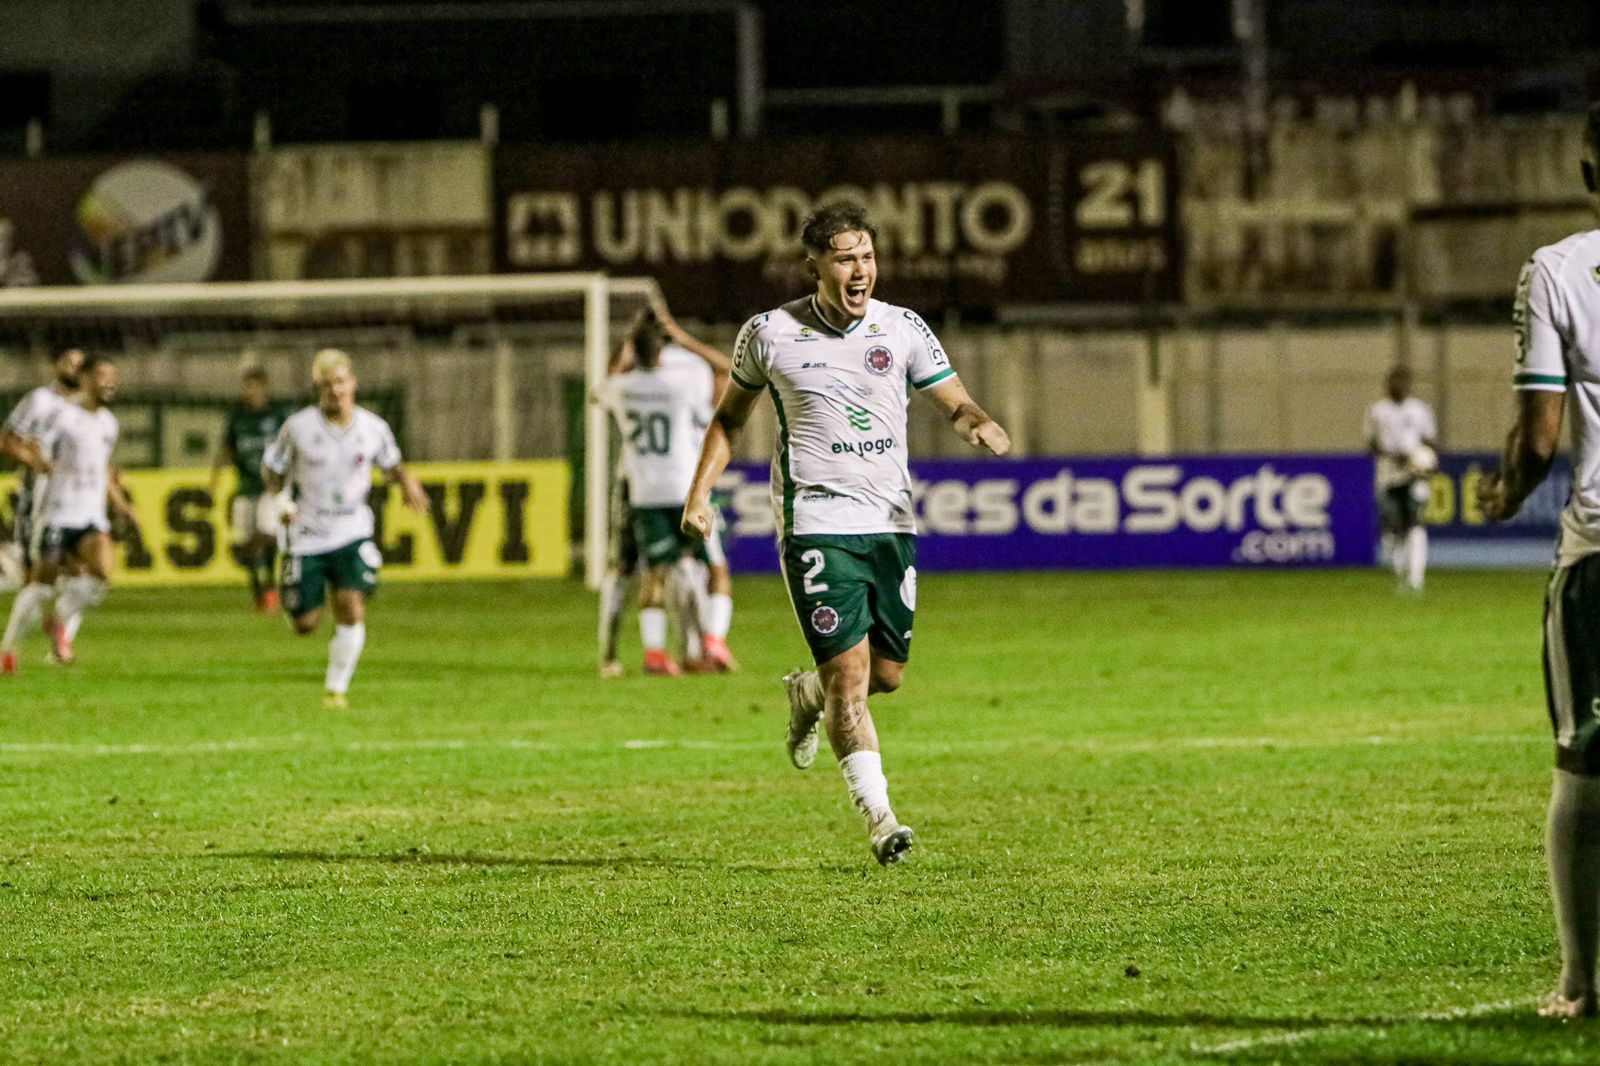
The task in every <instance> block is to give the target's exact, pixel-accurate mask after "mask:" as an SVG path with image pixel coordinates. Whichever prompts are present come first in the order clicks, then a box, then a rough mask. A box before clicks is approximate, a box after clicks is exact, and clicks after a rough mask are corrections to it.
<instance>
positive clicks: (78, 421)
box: [6, 356, 138, 672]
mask: <svg viewBox="0 0 1600 1066" xmlns="http://www.w3.org/2000/svg"><path fill="white" fill-rule="evenodd" d="M78 381H79V386H80V391H79V396H78V399H77V401H76V402H70V401H69V402H68V403H66V404H64V405H63V406H62V407H61V408H60V409H59V410H58V411H56V413H55V416H54V417H53V418H52V419H51V421H50V423H49V425H47V426H46V427H45V429H44V436H43V448H44V452H45V456H46V458H47V459H48V460H49V473H50V486H49V490H48V491H47V492H46V493H45V500H44V509H43V512H42V519H43V523H44V534H43V536H42V537H41V538H40V540H39V569H38V584H37V586H30V587H37V588H42V589H44V590H45V592H44V595H43V596H41V597H39V598H38V600H37V606H38V608H40V609H42V608H43V607H44V605H45V604H46V603H47V602H48V600H49V597H50V596H52V595H54V594H55V590H56V578H57V577H60V576H62V574H63V573H65V574H66V575H67V576H66V580H65V581H63V582H62V588H61V592H60V596H59V598H58V599H57V600H56V614H55V621H54V623H53V624H51V625H50V626H49V629H50V636H51V640H52V643H53V645H54V647H53V649H52V654H53V655H54V656H55V658H56V661H58V662H63V663H70V662H72V660H73V652H72V642H73V638H74V636H75V635H76V634H77V631H78V625H79V623H80V622H81V620H82V617H83V613H84V612H85V611H87V610H88V609H89V608H90V607H93V606H95V605H96V604H99V603H102V602H104V600H105V598H106V588H107V586H108V584H109V582H110V580H111V522H110V520H109V518H108V516H107V513H106V503H107V501H108V500H109V501H110V502H111V503H112V504H113V505H114V506H115V507H116V509H117V512H118V513H119V514H120V515H122V517H124V518H125V519H126V520H127V521H128V522H129V523H130V524H131V525H137V524H138V519H137V518H136V517H135V515H134V513H133V507H132V505H131V504H130V503H129V501H128V496H127V493H125V492H124V491H123V488H122V477H121V474H120V473H119V472H118V470H117V468H116V466H115V465H113V463H112V462H111V452H112V450H113V449H114V448H116V445H117V417H116V416H115V415H113V414H112V413H111V410H110V406H111V402H112V401H113V400H114V399H116V396H117V366H116V364H115V363H114V362H112V361H111V360H110V359H109V358H106V357H104V356H100V357H96V358H92V359H88V360H86V361H85V362H84V363H83V367H82V369H81V370H80V371H79V375H78ZM26 624H27V619H26V618H24V620H23V621H22V625H24V626H25V625H26ZM7 655H8V658H7V660H6V661H7V663H8V665H9V666H10V668H11V670H15V668H16V663H15V653H14V651H11V650H9V649H8V652H7ZM8 672H9V671H8Z"/></svg>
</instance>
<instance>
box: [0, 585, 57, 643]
mask: <svg viewBox="0 0 1600 1066" xmlns="http://www.w3.org/2000/svg"><path fill="white" fill-rule="evenodd" d="M55 595H56V590H55V589H54V588H53V587H51V586H49V585H41V584H38V583H37V582H35V583H33V584H30V585H24V586H22V591H21V592H19V593H17V598H16V599H15V600H13V601H12V602H11V617H10V618H8V619H7V620H6V632H5V636H4V637H3V638H0V648H4V649H5V650H6V651H16V650H17V642H18V641H19V640H21V639H22V634H23V633H25V632H27V630H28V627H29V626H31V625H33V624H34V623H35V622H37V621H38V620H39V617H40V615H41V613H42V612H43V610H44V608H45V606H46V605H48V604H49V603H50V601H51V600H53V599H55Z"/></svg>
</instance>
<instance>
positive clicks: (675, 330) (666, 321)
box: [650, 292, 733, 379]
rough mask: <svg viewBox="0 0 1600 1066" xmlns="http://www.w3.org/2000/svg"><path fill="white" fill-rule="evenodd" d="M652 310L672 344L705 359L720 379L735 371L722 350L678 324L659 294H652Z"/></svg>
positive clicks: (731, 361) (731, 362)
mask: <svg viewBox="0 0 1600 1066" xmlns="http://www.w3.org/2000/svg"><path fill="white" fill-rule="evenodd" d="M650 310H651V312H652V313H653V314H654V315H655V316H656V321H657V322H659V323H661V328H662V329H663V330H665V331H666V334H667V336H668V337H670V338H672V343H674V344H676V345H677V346H678V347H680V348H687V349H688V350H689V351H691V352H693V353H694V354H695V355H698V356H699V357H700V358H702V359H704V360H705V361H706V364H707V365H708V366H710V367H711V371H712V373H714V374H716V375H717V377H718V378H719V379H720V378H725V377H726V376H727V375H728V374H729V373H730V372H731V371H732V370H733V360H731V359H729V358H728V357H727V356H726V355H724V354H723V353H722V350H721V349H720V348H716V347H713V346H712V345H709V344H707V343H706V342H705V341H703V340H701V339H700V338H699V337H696V336H695V335H694V334H692V333H690V332H689V331H688V330H686V329H684V328H683V327H682V326H680V325H679V324H678V320H677V319H675V318H673V317H672V312H671V311H669V310H667V301H666V300H665V299H663V298H662V296H661V294H660V293H659V292H655V293H652V294H651V296H650Z"/></svg>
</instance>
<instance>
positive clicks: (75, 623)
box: [61, 611, 83, 644]
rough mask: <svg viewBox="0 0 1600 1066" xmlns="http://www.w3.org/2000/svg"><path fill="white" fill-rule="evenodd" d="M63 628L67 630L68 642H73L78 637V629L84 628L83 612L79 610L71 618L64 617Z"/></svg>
mask: <svg viewBox="0 0 1600 1066" xmlns="http://www.w3.org/2000/svg"><path fill="white" fill-rule="evenodd" d="M61 628H62V629H65V630H66V631H67V643H68V644H71V643H72V642H73V641H75V640H77V639H78V630H80V629H82V628H83V612H82V611H79V612H78V613H77V614H75V615H73V616H72V617H71V618H67V619H63V620H62V622H61Z"/></svg>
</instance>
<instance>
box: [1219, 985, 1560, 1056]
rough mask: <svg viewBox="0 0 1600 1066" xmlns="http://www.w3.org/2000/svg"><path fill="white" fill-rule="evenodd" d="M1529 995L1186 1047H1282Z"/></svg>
mask: <svg viewBox="0 0 1600 1066" xmlns="http://www.w3.org/2000/svg"><path fill="white" fill-rule="evenodd" d="M1533 1002H1534V1001H1533V1000H1530V999H1502V1000H1499V1001H1498V1002H1495V1003H1477V1004H1474V1005H1472V1006H1470V1007H1450V1008H1448V1009H1446V1010H1434V1011H1423V1012H1422V1013H1420V1014H1402V1015H1396V1016H1395V1017H1391V1018H1371V1019H1368V1020H1366V1021H1360V1022H1329V1023H1328V1024H1327V1025H1319V1026H1315V1027H1314V1028H1310V1029H1295V1030H1292V1031H1290V1032H1287V1033H1271V1034H1269V1035H1267V1036H1247V1037H1245V1038H1243V1039H1241V1040H1230V1041H1228V1042H1227V1043H1225V1044H1209V1045H1202V1044H1194V1045H1191V1046H1190V1048H1189V1050H1190V1051H1191V1052H1193V1053H1194V1054H1196V1055H1229V1054H1232V1053H1233V1052H1235V1051H1249V1050H1250V1049H1252V1048H1258V1047H1282V1046H1284V1045H1285V1044H1299V1043H1302V1042H1304V1041H1307V1040H1315V1039H1316V1038H1317V1037H1319V1036H1326V1035H1327V1034H1329V1033H1348V1032H1353V1031H1360V1030H1362V1029H1379V1028H1388V1027H1392V1026H1397V1025H1415V1024H1417V1023H1419V1022H1458V1021H1461V1020H1462V1019H1465V1018H1480V1017H1482V1016H1484V1015H1486V1014H1500V1013H1502V1012H1504V1011H1508V1010H1515V1009H1516V1008H1518V1007H1531V1006H1532V1004H1533Z"/></svg>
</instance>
